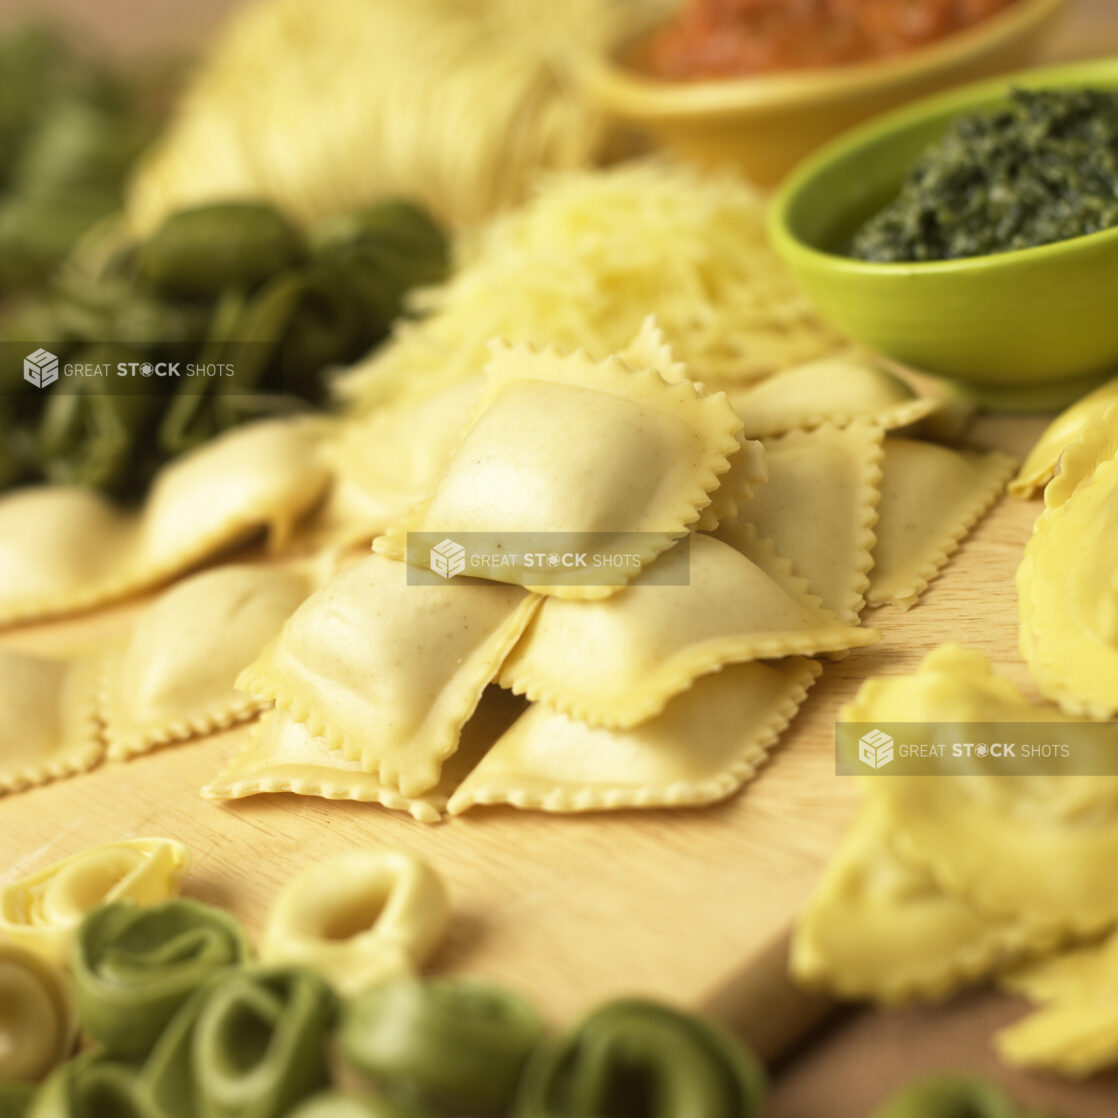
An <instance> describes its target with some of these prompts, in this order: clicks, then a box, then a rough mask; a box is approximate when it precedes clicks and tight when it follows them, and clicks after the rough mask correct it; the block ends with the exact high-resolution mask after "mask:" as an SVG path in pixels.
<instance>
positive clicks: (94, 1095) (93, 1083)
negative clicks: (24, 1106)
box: [26, 1052, 163, 1118]
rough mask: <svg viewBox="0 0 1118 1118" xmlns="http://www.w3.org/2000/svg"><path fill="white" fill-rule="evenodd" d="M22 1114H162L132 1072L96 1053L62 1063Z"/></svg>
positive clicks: (30, 1117) (128, 1117) (98, 1117)
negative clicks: (25, 1112)
mask: <svg viewBox="0 0 1118 1118" xmlns="http://www.w3.org/2000/svg"><path fill="white" fill-rule="evenodd" d="M26 1118H163V1116H162V1115H161V1114H160V1113H159V1111H158V1110H157V1109H156V1108H155V1107H154V1105H153V1104H152V1102H151V1101H150V1099H149V1098H148V1097H147V1095H146V1094H145V1093H144V1092H143V1091H142V1090H141V1089H140V1087H139V1084H138V1083H137V1080H136V1072H135V1070H134V1069H133V1068H130V1067H128V1066H127V1065H125V1064H118V1063H112V1062H110V1061H109V1060H106V1059H105V1058H104V1057H103V1056H102V1055H100V1054H99V1053H96V1052H94V1053H89V1054H88V1055H85V1056H79V1057H78V1059H76V1060H71V1061H70V1063H68V1064H64V1065H63V1066H62V1067H61V1068H59V1069H58V1071H56V1072H55V1073H54V1075H52V1076H51V1077H50V1079H48V1080H47V1082H46V1083H45V1084H44V1085H43V1087H42V1089H41V1090H40V1091H39V1092H38V1093H37V1094H36V1095H35V1096H34V1098H33V1099H32V1102H31V1106H30V1107H29V1109H28V1110H27V1114H26Z"/></svg>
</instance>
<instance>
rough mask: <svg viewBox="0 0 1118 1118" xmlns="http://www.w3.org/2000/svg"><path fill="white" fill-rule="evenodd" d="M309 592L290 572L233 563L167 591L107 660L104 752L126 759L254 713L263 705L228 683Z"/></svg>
mask: <svg viewBox="0 0 1118 1118" xmlns="http://www.w3.org/2000/svg"><path fill="white" fill-rule="evenodd" d="M309 589H310V586H309V584H308V581H307V578H306V577H305V576H304V575H303V574H301V573H299V572H297V571H295V570H289V569H288V570H285V569H283V568H279V567H264V566H259V565H257V566H249V565H233V566H226V567H218V568H215V569H213V570H209V571H204V572H203V573H201V574H198V575H194V576H193V577H191V578H188V579H186V580H184V581H183V582H181V583H179V584H178V585H177V586H175V587H173V588H172V589H171V590H169V591H167V592H166V593H165V594H163V595H162V597H160V598H159V599H158V600H157V601H156V602H155V603H154V604H153V605H151V606H150V607H148V609H147V610H146V611H145V612H144V614H143V615H142V616H141V617H140V619H139V620H138V621H137V622H136V624H135V626H134V627H133V629H132V631H131V633H130V635H129V637H128V639H127V641H126V643H125V644H124V646H123V647H121V648H120V649H117V650H116V651H114V652H112V653H110V654H109V656H108V659H107V663H106V666H105V671H104V676H103V681H102V689H101V699H100V711H101V718H102V720H103V721H104V724H105V734H106V737H107V740H108V746H109V757H111V758H113V759H114V760H126V759H127V758H129V757H134V756H136V755H137V754H140V753H145V752H147V751H148V750H150V749H153V748H154V747H156V746H159V745H167V744H170V743H173V742H178V741H185V740H186V739H188V738H192V737H197V736H199V735H202V734H207V733H210V732H212V731H214V730H218V729H222V728H224V727H226V726H232V725H233V724H234V723H236V722H240V721H243V720H244V719H246V718H251V717H252V716H253V715H255V714H256V713H257V712H258V711H259V710H260V703H259V702H257V701H256V700H254V699H252V698H250V697H249V696H246V695H245V694H244V693H243V692H238V691H236V690H235V689H234V686H233V685H234V683H235V682H236V679H237V675H238V674H239V673H240V672H241V670H242V669H243V668H245V667H246V666H247V665H248V664H249V663H251V662H252V660H254V659H255V658H256V657H257V656H258V655H259V654H260V651H261V649H262V648H263V647H264V645H265V644H267V643H268V641H270V640H271V639H272V638H273V637H275V635H276V634H277V633H278V632H279V630H280V627H281V626H282V625H283V623H284V622H285V621H286V620H287V618H288V617H290V615H291V614H292V613H294V611H295V609H296V607H297V606H298V605H299V603H300V602H301V601H302V600H303V599H304V598H305V597H306V596H307V593H308V592H309Z"/></svg>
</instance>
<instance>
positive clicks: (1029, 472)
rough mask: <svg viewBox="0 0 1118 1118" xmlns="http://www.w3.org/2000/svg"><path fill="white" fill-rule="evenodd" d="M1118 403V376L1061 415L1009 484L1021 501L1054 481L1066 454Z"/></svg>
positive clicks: (1116, 414)
mask: <svg viewBox="0 0 1118 1118" xmlns="http://www.w3.org/2000/svg"><path fill="white" fill-rule="evenodd" d="M1116 403H1118V377H1115V378H1114V380H1111V381H1107V383H1106V384H1104V385H1102V387H1101V388H1096V389H1095V390H1094V392H1089V393H1088V394H1087V395H1086V396H1084V397H1083V398H1082V399H1081V400H1077V401H1076V402H1075V403H1074V404H1072V406H1071V407H1070V408H1068V409H1067V410H1066V411H1064V412H1062V413H1061V414H1060V415H1058V416H1057V417H1056V418H1055V419H1054V420H1053V421H1052V423H1051V425H1050V426H1049V427H1048V428H1047V430H1046V431H1045V432H1044V434H1043V435H1041V437H1040V438H1039V439H1038V440H1037V443H1036V445H1035V446H1034V447H1033V449H1032V450H1031V451H1029V454H1028V457H1027V458H1026V459H1025V461H1024V463H1023V464H1022V466H1021V469H1020V471H1019V472H1018V474H1017V476H1016V477H1015V478H1014V479H1013V480H1012V481H1011V482H1010V483H1009V491H1010V493H1012V494H1013V496H1014V497H1021V498H1027V497H1033V496H1035V495H1036V494H1037V493H1038V492H1039V491H1040V490H1041V489H1043V488H1044V486H1046V485H1047V484H1048V483H1049V482H1050V481H1051V480H1052V478H1053V476H1054V475H1055V473H1056V467H1057V466H1058V464H1059V461H1060V456H1061V455H1062V454H1063V453H1064V451H1065V450H1067V449H1068V447H1070V446H1073V445H1074V444H1075V443H1076V441H1077V440H1078V439H1079V436H1080V434H1081V433H1082V432H1083V431H1084V430H1085V429H1086V428H1088V427H1090V426H1092V425H1093V424H1095V423H1097V422H1098V421H1099V420H1100V419H1102V417H1103V416H1104V415H1105V414H1106V412H1107V411H1108V410H1109V409H1110V408H1111V407H1112V406H1113V405H1114V404H1116ZM1116 416H1118V413H1112V415H1111V422H1112V423H1118V418H1116Z"/></svg>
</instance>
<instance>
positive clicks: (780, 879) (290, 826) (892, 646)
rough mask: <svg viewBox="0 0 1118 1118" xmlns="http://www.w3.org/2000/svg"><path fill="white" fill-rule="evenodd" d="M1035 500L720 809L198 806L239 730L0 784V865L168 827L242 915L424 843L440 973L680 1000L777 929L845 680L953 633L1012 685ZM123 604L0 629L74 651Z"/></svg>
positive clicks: (812, 852)
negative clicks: (434, 872)
mask: <svg viewBox="0 0 1118 1118" xmlns="http://www.w3.org/2000/svg"><path fill="white" fill-rule="evenodd" d="M1042 426H1043V421H1042V420H1039V419H1035V418H1033V419H1023V418H1018V419H1011V418H994V417H991V418H987V419H984V420H982V421H980V423H979V425H978V427H977V428H976V430H975V433H974V437H975V440H976V441H978V442H980V443H981V444H984V445H988V446H998V447H1001V448H1004V449H1006V450H1009V451H1011V452H1013V453H1016V454H1018V455H1020V454H1021V453H1023V451H1024V450H1025V449H1027V447H1028V446H1029V445H1030V444H1031V442H1032V441H1033V439H1034V438H1035V436H1036V435H1037V434H1038V433H1039V431H1040V430H1041V428H1042ZM1036 511H1037V508H1036V506H1035V505H1024V504H1021V503H1019V502H1016V501H1010V500H1008V499H1007V500H1005V501H1003V502H1002V503H1001V504H1000V505H999V506H998V508H997V509H996V510H995V511H994V512H993V513H992V514H991V515H990V516H989V517H988V518H987V519H986V520H985V521H983V522H982V523H981V524H980V525H979V527H978V529H977V531H976V532H975V533H974V534H973V535H972V536H971V537H970V539H968V540H967V542H966V543H965V544H964V545H963V547H962V548H961V550H960V551H959V553H958V555H957V556H956V559H955V561H954V562H953V563H952V564H951V566H950V567H949V568H948V569H947V571H946V573H945V574H944V576H943V577H942V578H941V579H940V580H939V581H937V582H936V583H934V584H933V586H932V588H931V589H930V590H929V591H928V593H927V595H926V596H925V598H924V600H923V601H922V603H921V604H920V605H918V606H917V607H916V608H915V609H913V610H912V611H911V612H909V613H903V612H901V611H899V610H895V609H891V608H886V609H884V610H878V611H876V612H875V613H874V614H873V615H872V623H873V624H875V625H877V626H878V627H880V628H881V629H882V630H883V631H884V637H883V639H882V641H881V643H880V644H878V645H877V646H875V647H873V648H870V649H867V650H863V651H860V652H855V653H854V654H852V655H850V656H849V657H848V658H847V659H845V660H842V661H840V662H838V663H831V664H828V665H827V666H826V668H825V670H824V674H823V677H822V679H821V680H820V682H819V683H818V684H817V685H816V688H815V690H814V692H813V693H812V694H811V695H810V696H809V699H808V702H807V704H806V705H805V707H804V709H803V710H802V711H801V713H800V715H799V717H798V718H797V720H796V721H795V722H794V723H793V725H792V727H791V729H790V730H789V731H788V732H787V733H786V734H785V736H784V738H783V739H782V741H781V744H780V746H779V748H778V749H777V750H776V751H775V752H774V754H773V756H772V759H771V760H770V762H769V763H768V765H766V767H765V768H764V769H763V770H762V773H761V776H760V778H759V779H758V780H757V781H756V782H755V783H754V784H752V785H751V786H749V787H747V788H746V789H745V791H744V792H742V793H741V794H740V795H737V796H735V797H733V798H732V799H731V800H729V801H728V802H727V803H725V804H723V805H720V806H716V807H713V808H706V809H691V810H679V811H670V812H669V811H653V812H648V813H643V814H642V813H632V812H630V813H623V814H616V815H609V814H596V815H591V816H578V817H573V816H547V815H541V814H535V813H526V812H518V811H516V810H514V809H511V808H508V809H505V808H489V809H486V808H479V809H476V810H475V811H473V812H471V813H469V814H468V815H466V816H464V817H461V818H459V819H454V820H451V821H450V822H447V823H444V824H441V825H438V826H433V827H432V826H426V825H424V824H420V823H416V822H414V821H412V820H411V819H410V818H408V817H402V816H397V815H394V814H392V813H389V812H387V811H384V810H383V809H380V808H377V807H368V806H363V805H352V804H337V803H327V802H324V801H319V800H312V799H301V798H298V797H294V796H284V797H276V798H258V799H255V800H248V801H243V802H242V803H241V804H239V805H236V806H232V807H219V806H215V805H213V804H210V803H207V802H206V801H204V800H202V799H201V798H200V797H199V795H198V789H199V788H200V787H201V786H202V785H203V784H204V783H205V782H206V781H207V780H208V779H209V778H210V777H212V776H213V775H214V774H215V773H216V771H217V769H218V767H219V766H220V765H221V764H222V762H223V761H224V760H225V759H226V758H227V757H229V756H230V755H231V754H232V753H233V751H234V750H235V749H237V748H239V746H240V745H241V744H242V743H243V741H244V737H245V734H246V732H247V731H246V730H244V729H240V730H233V731H230V732H227V733H224V734H222V735H219V736H217V737H215V738H213V739H211V740H207V741H202V742H198V743H194V744H187V745H179V746H173V747H171V748H168V749H166V750H164V751H162V752H158V753H155V754H153V755H150V756H148V757H145V758H140V759H138V760H136V761H133V762H130V763H127V764H106V765H104V766H103V767H102V768H100V769H99V770H97V771H95V772H93V773H91V774H88V775H86V776H82V777H78V778H75V779H72V780H69V781H64V782H61V783H58V784H55V785H52V786H48V787H45V788H41V789H37V790H33V791H30V792H26V793H23V794H21V795H17V796H12V797H9V798H7V799H4V800H0V867H4V869H3V870H2V871H0V880H5V879H11V878H13V877H15V876H17V875H19V874H21V873H23V872H25V871H27V870H30V869H33V868H35V867H36V866H41V865H44V864H46V863H48V862H50V861H52V860H54V859H57V858H60V857H63V856H65V855H67V854H70V853H73V852H74V851H77V850H80V849H82V848H84V847H86V846H89V845H91V844H93V843H99V842H105V841H108V840H110V839H115V838H120V837H122V836H130V835H146V834H159V835H168V836H170V837H172V838H177V839H180V840H181V841H183V842H184V843H186V844H187V845H188V846H189V847H190V848H191V849H192V850H193V851H194V853H195V863H194V869H193V872H192V873H191V875H190V878H189V883H188V891H189V892H190V893H192V894H193V895H195V896H198V897H201V898H203V899H205V900H211V901H216V902H218V903H220V904H223V905H226V906H228V907H229V908H230V909H232V910H233V911H234V912H236V913H237V914H238V915H240V916H242V917H244V918H245V920H246V921H247V922H248V924H249V926H250V927H252V928H258V927H259V925H260V922H261V920H262V918H263V917H264V915H265V913H266V911H267V907H268V904H269V902H270V900H271V898H272V897H273V896H274V895H275V893H276V891H277V890H278V889H279V887H280V886H281V885H282V884H283V883H284V882H285V881H286V880H287V878H288V877H289V876H290V875H291V874H292V873H293V872H294V871H295V870H297V869H299V868H300V867H301V866H304V865H306V864H308V863H310V862H312V861H314V860H316V859H319V858H322V857H325V856H327V855H330V854H333V853H336V852H338V851H341V850H345V849H348V848H351V847H354V846H358V845H360V844H363V843H389V844H392V845H394V846H400V847H405V848H407V849H410V850H413V851H415V852H417V853H419V854H422V855H424V856H426V857H427V858H428V859H429V860H430V861H431V863H432V864H433V865H434V866H435V867H436V868H437V869H438V870H439V871H440V872H441V873H442V874H443V875H444V876H445V877H446V879H447V881H448V882H449V884H450V889H451V893H452V897H453V904H454V920H453V925H452V926H453V931H452V933H451V936H450V938H449V941H448V943H447V946H446V949H445V950H444V951H443V953H442V955H441V957H440V958H439V959H438V960H437V961H436V965H437V967H438V968H439V969H445V970H459V969H463V970H464V969H468V970H470V971H471V972H473V973H477V974H484V975H488V976H491V977H493V978H498V979H506V980H509V981H511V982H514V983H516V984H518V985H520V986H522V987H525V988H526V989H527V990H528V991H530V992H531V993H533V994H534V995H536V996H537V997H538V998H539V999H540V1000H541V1001H542V1002H543V1003H544V1004H545V1005H546V1006H547V1007H548V1009H549V1010H551V1011H552V1012H553V1013H555V1014H559V1015H566V1014H570V1013H572V1012H574V1011H577V1010H579V1009H581V1008H584V1007H585V1006H586V1005H587V1004H588V1003H590V1002H592V1001H595V1000H598V999H600V998H603V997H605V996H607V995H610V994H614V993H618V992H620V991H626V990H628V991H632V990H643V991H646V992H648V993H654V994H660V995H663V996H666V997H670V998H672V999H675V1000H679V1001H682V1002H685V1003H692V1004H698V1003H700V1002H701V1001H702V1000H703V999H705V998H706V997H708V996H711V995H712V994H713V993H714V992H716V991H717V990H718V989H719V988H720V987H721V986H722V985H723V984H724V983H725V982H726V980H727V978H728V977H729V976H731V975H732V974H734V973H735V972H736V971H737V970H738V969H739V968H740V967H741V966H742V965H743V964H744V963H745V962H747V961H748V960H749V959H750V958H751V957H752V956H754V955H755V954H756V953H758V952H760V951H763V949H764V948H765V946H766V945H767V944H769V943H770V942H771V941H772V940H773V939H774V938H775V937H776V936H777V935H778V934H779V932H780V931H781V929H782V928H783V926H784V925H785V924H786V923H787V921H788V920H789V918H790V917H791V916H792V915H793V914H794V913H795V912H796V910H797V909H798V907H799V906H800V904H801V903H802V902H803V900H804V899H805V897H806V896H807V895H808V892H809V890H810V889H811V887H812V885H813V883H814V881H815V879H816V877H817V875H818V873H819V871H820V869H821V867H822V866H823V864H824V863H825V861H826V860H827V858H828V856H829V855H830V853H831V851H832V850H833V848H834V845H835V842H836V840H837V838H838V836H839V834H840V833H841V831H842V829H843V827H844V826H845V824H846V822H847V820H848V818H849V816H850V814H851V810H852V806H853V802H854V788H853V781H852V780H850V779H849V778H843V777H837V776H835V775H834V754H833V746H832V735H833V723H834V720H835V717H836V714H837V711H838V708H839V706H840V704H842V703H843V702H845V701H847V700H848V699H850V698H851V697H852V696H853V694H854V693H855V691H856V690H857V688H858V686H859V684H860V683H861V681H862V680H863V679H865V678H866V677H867V676H869V675H888V674H896V673H902V672H906V671H910V670H912V669H913V668H914V667H915V666H916V664H917V663H918V662H919V660H920V659H921V658H922V657H923V656H924V655H925V654H926V653H927V652H928V651H930V650H931V649H932V648H934V647H935V646H936V645H938V644H940V643H942V642H944V641H948V640H961V641H963V642H965V643H966V644H968V645H970V646H972V647H975V648H978V649H981V650H982V651H984V652H986V653H987V654H988V655H989V656H990V657H991V659H992V660H993V661H994V663H995V664H997V665H998V667H999V668H1002V669H1004V670H1005V671H1006V672H1007V674H1008V675H1010V677H1011V678H1013V679H1014V680H1015V681H1016V682H1018V683H1020V684H1022V685H1023V686H1025V687H1026V689H1028V679H1027V676H1026V672H1025V669H1024V666H1023V665H1022V664H1021V663H1020V661H1019V659H1018V656H1017V626H1016V603H1015V597H1014V590H1013V573H1014V570H1015V569H1016V566H1017V563H1018V561H1019V559H1020V555H1021V549H1022V547H1023V546H1024V543H1025V540H1026V539H1027V537H1028V535H1029V532H1030V529H1031V525H1032V521H1033V519H1034V518H1035V515H1036ZM129 612H131V611H130V610H118V611H111V612H110V613H108V614H107V615H101V616H96V617H91V618H87V619H84V620H78V621H71V622H67V623H63V624H58V625H52V626H46V627H39V628H36V629H31V630H24V631H22V632H21V631H16V632H12V633H9V634H5V635H4V636H3V637H2V638H0V643H3V644H5V645H7V646H12V647H24V648H28V649H32V650H35V649H38V650H41V651H58V650H60V649H64V648H77V647H93V646H96V644H97V642H98V641H99V640H101V639H103V638H104V636H105V634H106V633H107V632H108V631H111V630H116V629H117V628H119V626H120V625H121V623H122V622H123V621H124V619H125V618H126V616H127V615H128V613H129Z"/></svg>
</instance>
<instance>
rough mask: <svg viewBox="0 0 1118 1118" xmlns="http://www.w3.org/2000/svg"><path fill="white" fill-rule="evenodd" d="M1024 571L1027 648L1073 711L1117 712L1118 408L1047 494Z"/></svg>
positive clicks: (1069, 458)
mask: <svg viewBox="0 0 1118 1118" xmlns="http://www.w3.org/2000/svg"><path fill="white" fill-rule="evenodd" d="M1044 499H1045V506H1046V507H1045V510H1044V512H1042V513H1041V515H1040V517H1039V518H1038V520H1037V522H1036V526H1035V528H1034V529H1033V535H1032V538H1031V539H1030V540H1029V543H1028V545H1027V546H1026V548H1025V556H1024V559H1023V560H1022V562H1021V566H1020V568H1019V569H1018V572H1017V594H1018V609H1019V614H1020V622H1021V628H1020V643H1021V654H1022V655H1023V656H1024V658H1025V660H1026V661H1027V662H1028V664H1029V668H1030V670H1031V671H1032V673H1033V678H1034V679H1035V680H1036V683H1037V686H1038V687H1039V688H1040V690H1041V691H1042V692H1043V693H1044V694H1045V695H1046V696H1047V697H1048V698H1050V699H1052V700H1054V701H1055V702H1057V703H1059V705H1060V707H1061V708H1062V709H1063V710H1065V711H1067V712H1069V713H1072V714H1079V715H1083V716H1086V717H1090V718H1097V719H1107V718H1112V717H1114V716H1115V714H1118V562H1116V560H1115V557H1116V556H1118V404H1115V405H1113V406H1112V407H1111V408H1110V410H1109V411H1108V412H1107V413H1106V415H1105V416H1104V417H1103V419H1102V420H1100V421H1099V422H1098V423H1095V424H1093V425H1091V426H1088V427H1086V428H1084V430H1083V432H1082V434H1081V436H1080V439H1079V442H1077V443H1076V444H1074V445H1073V446H1071V447H1069V448H1068V449H1067V450H1066V451H1065V452H1064V456H1063V458H1062V460H1061V468H1060V473H1059V474H1058V475H1057V476H1056V478H1055V479H1054V480H1053V481H1052V482H1051V483H1050V484H1049V485H1048V488H1047V489H1046V490H1045V494H1044Z"/></svg>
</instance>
